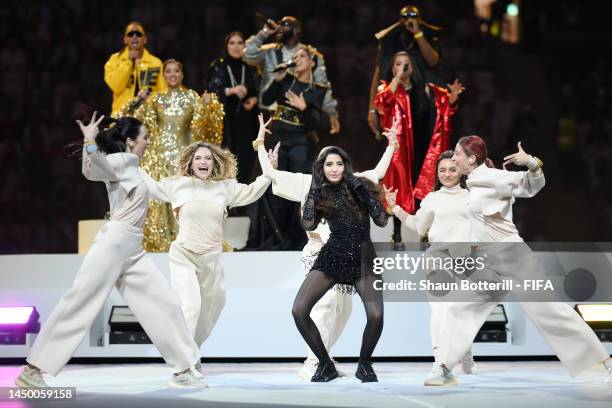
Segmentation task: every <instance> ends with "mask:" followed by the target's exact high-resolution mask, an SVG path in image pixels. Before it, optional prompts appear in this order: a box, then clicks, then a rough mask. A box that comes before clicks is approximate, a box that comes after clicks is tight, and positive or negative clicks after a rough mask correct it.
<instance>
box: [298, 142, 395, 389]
mask: <svg viewBox="0 0 612 408" xmlns="http://www.w3.org/2000/svg"><path fill="white" fill-rule="evenodd" d="M379 195H380V191H379V190H378V188H377V186H376V185H375V184H374V183H372V182H371V181H369V180H368V179H367V178H362V177H357V176H355V175H354V174H353V169H352V165H351V161H350V159H349V157H348V155H347V153H346V152H345V151H344V150H342V149H340V148H339V147H335V146H331V147H327V148H326V149H325V152H324V153H323V154H321V155H319V157H318V158H317V160H316V161H315V163H314V165H313V167H312V182H311V185H310V191H309V192H308V195H307V196H306V202H305V204H304V207H303V215H302V224H303V225H304V229H305V230H306V231H314V230H315V229H316V228H317V226H318V225H319V223H320V222H321V220H322V219H323V218H325V221H326V222H327V223H328V224H329V229H330V231H331V233H330V235H329V238H328V240H327V242H326V243H325V245H323V247H322V248H321V250H320V252H319V255H318V257H317V259H316V261H315V262H314V264H313V266H312V268H311V269H310V272H309V273H308V276H307V277H306V279H305V280H304V282H303V283H302V286H300V289H299V291H298V294H297V296H296V298H295V301H294V304H293V310H292V313H293V317H294V320H295V324H296V326H297V328H298V330H299V331H300V334H301V335H302V337H303V338H304V340H305V341H306V343H307V344H308V347H310V349H311V350H312V351H313V352H314V353H315V355H316V356H317V358H318V360H319V365H318V367H317V371H316V372H315V374H314V375H313V376H312V379H311V381H312V382H327V381H331V380H333V379H334V378H336V377H338V372H337V370H336V367H335V365H334V363H333V361H332V360H331V358H330V357H329V354H328V352H327V350H326V348H325V344H324V343H323V340H322V338H321V334H320V332H319V330H318V328H317V326H316V324H315V323H314V321H313V320H312V318H311V317H310V312H311V310H312V308H313V307H314V305H315V304H316V303H317V302H318V301H319V300H320V299H321V298H322V297H323V295H325V293H327V291H328V290H329V289H331V288H332V287H333V286H334V285H335V284H340V285H343V288H344V289H345V291H348V292H351V293H352V291H353V289H354V290H356V291H357V293H358V294H359V295H360V297H361V299H362V301H363V304H364V306H365V311H366V317H367V324H366V327H365V330H364V332H363V340H362V343H361V352H360V354H359V365H358V367H357V372H356V373H355V376H356V377H357V378H358V379H360V380H361V381H362V382H374V381H378V379H377V377H376V373H375V372H374V369H373V368H372V364H371V363H370V358H371V357H372V353H373V352H374V348H375V347H376V343H377V342H378V339H379V338H380V334H381V332H382V328H383V298H382V292H381V291H377V290H375V289H374V282H375V281H376V280H379V279H380V277H379V276H377V275H375V274H374V273H373V261H374V257H375V256H376V254H375V252H374V246H373V244H372V241H371V239H370V217H371V218H372V219H373V220H374V222H375V223H376V225H378V226H381V227H382V226H385V225H386V224H387V214H386V213H385V211H384V210H383V207H382V204H381V202H380V200H379Z"/></svg>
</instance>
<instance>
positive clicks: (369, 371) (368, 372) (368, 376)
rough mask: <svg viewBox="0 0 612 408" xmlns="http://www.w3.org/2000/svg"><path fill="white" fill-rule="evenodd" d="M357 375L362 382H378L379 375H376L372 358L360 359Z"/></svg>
mask: <svg viewBox="0 0 612 408" xmlns="http://www.w3.org/2000/svg"><path fill="white" fill-rule="evenodd" d="M355 377H357V378H359V379H360V380H361V382H378V377H376V373H375V372H374V368H372V363H371V362H370V360H359V365H357V371H355Z"/></svg>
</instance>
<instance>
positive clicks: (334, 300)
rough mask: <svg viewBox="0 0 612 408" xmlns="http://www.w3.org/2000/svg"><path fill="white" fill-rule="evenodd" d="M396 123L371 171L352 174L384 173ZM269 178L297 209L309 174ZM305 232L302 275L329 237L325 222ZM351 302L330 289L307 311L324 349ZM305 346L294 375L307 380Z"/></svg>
mask: <svg viewBox="0 0 612 408" xmlns="http://www.w3.org/2000/svg"><path fill="white" fill-rule="evenodd" d="M397 124H398V121H396V122H395V123H394V124H393V126H392V127H391V128H390V129H386V131H385V132H384V135H385V136H386V137H387V139H388V141H389V144H388V146H387V148H386V149H385V152H384V154H383V156H382V158H381V159H380V161H379V162H378V164H377V165H376V167H375V168H374V169H372V170H367V171H364V172H361V173H355V175H356V176H358V177H365V178H367V179H368V180H370V181H372V182H373V183H378V181H379V180H380V179H382V178H383V177H384V176H385V173H386V172H387V168H388V167H389V163H391V159H392V158H393V154H394V152H395V151H396V150H397V147H398V143H397ZM277 148H278V146H277ZM326 150H327V149H326V148H323V149H322V150H321V152H320V153H319V157H322V155H324V154H325V152H326ZM268 155H269V157H270V159H271V160H272V162H273V163H272V164H273V165H274V164H275V161H276V156H275V154H274V153H273V152H272V151H270V152H269V153H268ZM259 156H260V157H259V161H260V162H261V163H263V162H264V161H265V160H267V157H266V152H265V150H262V149H260V150H259ZM262 167H263V164H262ZM270 177H271V178H272V192H273V193H274V194H275V195H277V196H279V197H282V198H284V199H286V200H291V201H295V202H299V203H300V208H302V207H303V206H304V203H305V200H306V195H307V194H308V191H309V190H310V185H311V183H312V174H303V173H291V172H287V171H280V170H274V171H273V172H272V173H271V175H270ZM306 234H307V236H308V242H307V243H306V245H305V246H304V248H303V249H302V267H303V270H304V274H305V275H307V274H308V272H309V271H310V269H311V267H312V265H313V264H314V261H315V260H316V259H317V256H318V255H319V251H320V250H321V248H322V247H323V245H325V243H326V242H327V239H328V238H329V234H330V230H329V226H328V224H327V223H325V222H321V223H319V224H318V226H317V228H316V229H315V230H313V231H307V232H306ZM352 304H353V303H352V297H351V296H350V295H349V294H347V293H343V292H342V291H339V290H337V289H336V288H334V289H332V290H329V291H328V292H327V293H326V294H325V295H323V297H322V298H321V299H320V300H319V301H318V302H317V303H316V304H315V306H314V307H313V309H312V311H311V312H310V317H311V318H312V320H313V321H314V323H315V325H316V326H317V328H318V329H319V332H320V334H321V338H322V340H323V344H324V345H325V348H326V349H327V350H328V351H330V350H331V348H332V347H333V345H334V344H335V343H336V341H337V340H338V339H339V338H340V335H341V334H342V331H343V330H344V328H345V327H346V323H347V322H348V319H349V317H350V316H351V312H352ZM307 349H308V357H307V358H306V360H305V361H304V365H303V366H302V367H300V370H299V372H298V375H299V376H300V377H302V378H303V379H304V380H306V381H310V379H311V378H312V376H313V375H314V374H315V372H316V370H317V367H318V365H319V360H318V359H317V357H316V355H315V354H314V353H313V351H312V350H311V349H310V348H308V347H307ZM337 370H338V374H339V375H340V376H343V375H344V373H343V372H342V371H340V370H339V369H337Z"/></svg>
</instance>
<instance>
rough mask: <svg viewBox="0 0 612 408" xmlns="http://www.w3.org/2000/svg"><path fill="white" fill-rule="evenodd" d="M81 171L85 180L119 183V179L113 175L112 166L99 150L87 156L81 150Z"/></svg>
mask: <svg viewBox="0 0 612 408" xmlns="http://www.w3.org/2000/svg"><path fill="white" fill-rule="evenodd" d="M81 171H82V172H83V175H84V176H85V178H86V179H87V180H91V181H104V182H106V183H108V182H111V181H119V177H117V174H115V170H114V169H113V166H111V164H110V163H109V161H108V159H107V158H106V155H105V154H104V153H101V152H100V151H99V150H98V151H96V152H95V153H92V154H88V153H87V152H86V151H85V149H83V162H82V165H81Z"/></svg>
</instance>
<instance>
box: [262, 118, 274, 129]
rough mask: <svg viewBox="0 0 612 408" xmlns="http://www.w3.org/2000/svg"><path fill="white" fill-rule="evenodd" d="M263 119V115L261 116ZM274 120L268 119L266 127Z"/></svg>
mask: <svg viewBox="0 0 612 408" xmlns="http://www.w3.org/2000/svg"><path fill="white" fill-rule="evenodd" d="M261 117H262V119H263V115H262V116H261ZM271 122H272V118H270V119H268V121H267V122H266V123H264V126H265V127H268V125H269V124H270V123H271Z"/></svg>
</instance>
